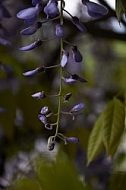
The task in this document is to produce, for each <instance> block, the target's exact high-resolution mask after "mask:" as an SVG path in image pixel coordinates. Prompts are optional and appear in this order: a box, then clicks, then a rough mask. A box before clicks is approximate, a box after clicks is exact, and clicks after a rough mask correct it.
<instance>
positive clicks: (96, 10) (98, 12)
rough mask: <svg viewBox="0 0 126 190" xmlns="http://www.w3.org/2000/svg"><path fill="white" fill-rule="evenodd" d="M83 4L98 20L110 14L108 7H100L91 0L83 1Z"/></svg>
mask: <svg viewBox="0 0 126 190" xmlns="http://www.w3.org/2000/svg"><path fill="white" fill-rule="evenodd" d="M82 3H83V4H84V5H85V6H86V7H87V11H88V14H89V15H90V16H91V17H94V18H96V19H98V18H101V17H102V16H104V15H106V14H107V13H108V10H107V8H106V7H104V6H102V5H99V4H97V3H95V2H91V1H89V0H82Z"/></svg>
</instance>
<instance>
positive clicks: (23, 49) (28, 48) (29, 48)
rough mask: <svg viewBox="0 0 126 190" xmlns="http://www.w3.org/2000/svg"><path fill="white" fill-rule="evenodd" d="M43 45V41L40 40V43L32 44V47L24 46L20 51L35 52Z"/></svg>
mask: <svg viewBox="0 0 126 190" xmlns="http://www.w3.org/2000/svg"><path fill="white" fill-rule="evenodd" d="M41 45H42V41H41V40H38V41H35V42H34V43H32V44H30V45H27V46H24V47H20V48H19V50H21V51H29V50H33V49H35V48H37V47H39V46H41Z"/></svg>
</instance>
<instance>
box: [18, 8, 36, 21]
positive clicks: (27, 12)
mask: <svg viewBox="0 0 126 190" xmlns="http://www.w3.org/2000/svg"><path fill="white" fill-rule="evenodd" d="M38 13H39V9H38V8H36V7H30V8H27V9H24V10H22V11H20V12H18V13H17V18H19V19H31V18H33V17H35V16H36V15H38Z"/></svg>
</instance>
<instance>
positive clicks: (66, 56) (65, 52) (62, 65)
mask: <svg viewBox="0 0 126 190" xmlns="http://www.w3.org/2000/svg"><path fill="white" fill-rule="evenodd" d="M68 57H69V52H67V51H63V55H62V59H61V63H60V65H61V67H65V66H66V64H67V62H68Z"/></svg>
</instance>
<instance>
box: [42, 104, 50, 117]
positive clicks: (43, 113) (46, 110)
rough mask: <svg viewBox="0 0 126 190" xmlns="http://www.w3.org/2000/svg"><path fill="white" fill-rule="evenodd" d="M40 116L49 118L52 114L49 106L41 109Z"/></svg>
mask: <svg viewBox="0 0 126 190" xmlns="http://www.w3.org/2000/svg"><path fill="white" fill-rule="evenodd" d="M40 114H42V115H46V117H49V116H50V115H51V114H52V112H51V111H50V110H49V108H48V106H44V107H43V108H42V109H41V111H40Z"/></svg>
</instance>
